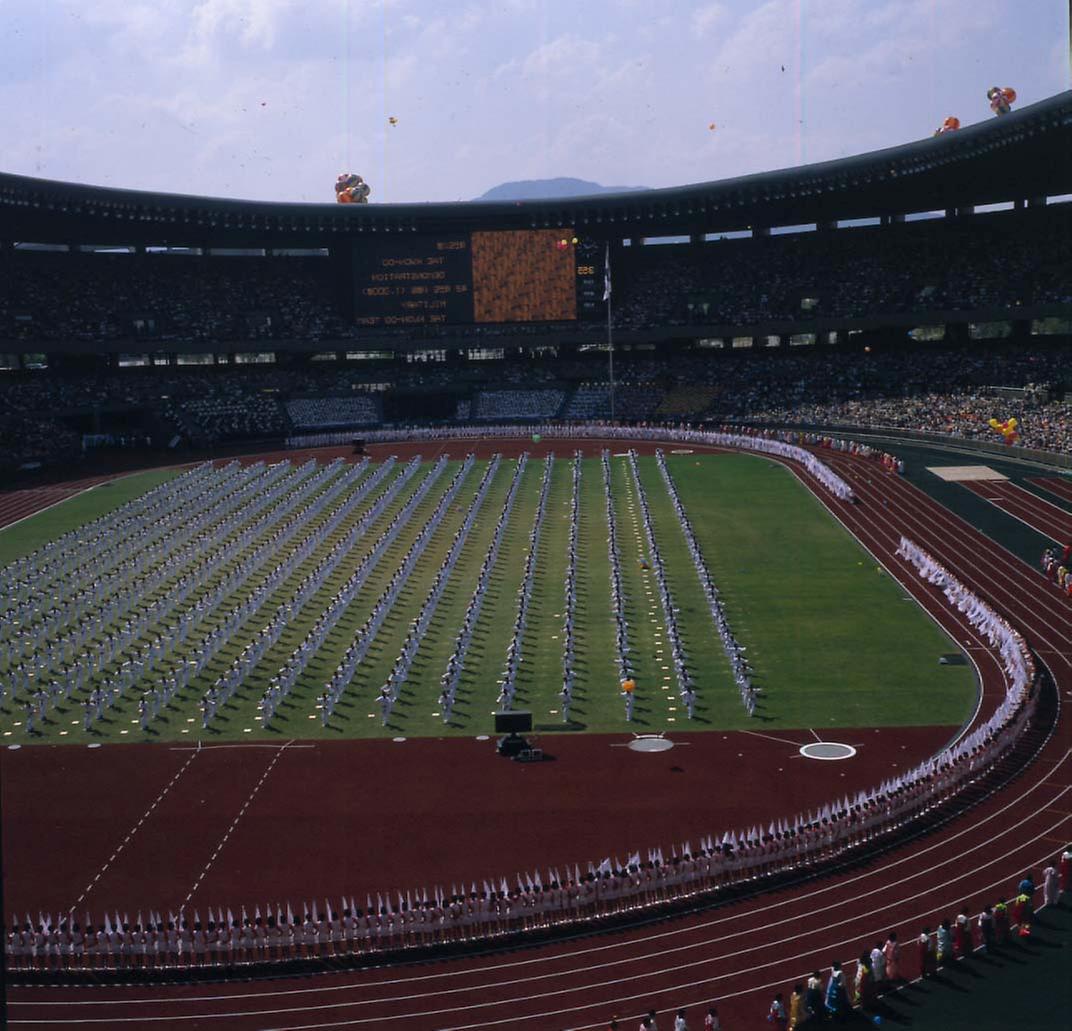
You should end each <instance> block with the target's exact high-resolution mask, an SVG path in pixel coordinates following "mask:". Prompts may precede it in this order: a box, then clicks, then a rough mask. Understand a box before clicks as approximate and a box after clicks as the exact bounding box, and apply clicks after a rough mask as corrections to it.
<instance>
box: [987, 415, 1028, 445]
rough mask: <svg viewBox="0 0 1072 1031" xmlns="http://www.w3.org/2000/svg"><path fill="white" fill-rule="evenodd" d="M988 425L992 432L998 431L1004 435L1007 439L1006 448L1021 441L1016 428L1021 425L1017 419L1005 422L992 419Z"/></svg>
mask: <svg viewBox="0 0 1072 1031" xmlns="http://www.w3.org/2000/svg"><path fill="white" fill-rule="evenodd" d="M987 425H988V426H989V427H990V428H991V429H992V430H996V431H997V432H998V433H1000V434H1001V435H1002V437H1004V438H1005V446H1006V447H1008V446H1009V445H1010V444H1015V443H1016V441H1017V440H1018V439H1019V436H1020V434H1019V433H1018V432H1017V431H1016V427H1017V426H1019V425H1020V424H1019V423H1018V422H1017V421H1016V419H1015V418H1012V419H1006V420H1005V421H1004V422H999V421H998V420H997V419H991V420H990V421H989V422H988V423H987Z"/></svg>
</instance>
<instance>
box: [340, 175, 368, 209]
mask: <svg viewBox="0 0 1072 1031" xmlns="http://www.w3.org/2000/svg"><path fill="white" fill-rule="evenodd" d="M370 193H372V187H371V186H369V184H368V183H366V182H365V180H364V179H362V178H361V176H359V175H358V174H357V173H356V172H343V174H342V175H340V176H339V177H338V178H337V179H336V180H335V200H336V201H338V202H339V203H340V204H368V199H369V194H370Z"/></svg>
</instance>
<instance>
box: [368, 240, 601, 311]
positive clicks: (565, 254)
mask: <svg viewBox="0 0 1072 1031" xmlns="http://www.w3.org/2000/svg"><path fill="white" fill-rule="evenodd" d="M574 239H575V237H574V231H573V229H571V228H560V229H524V230H492V231H488V232H472V233H458V234H450V233H447V234H442V235H437V236H429V235H424V234H421V235H412V236H398V237H395V238H393V239H387V238H380V239H377V240H369V239H367V238H366V239H362V240H361V241H360V242H358V243H355V244H354V250H353V284H354V317H355V320H356V322H357V324H358V325H359V326H369V327H379V326H402V327H404V326H426V325H435V324H444V325H446V324H458V323H461V324H465V323H512V322H559V321H569V320H576V319H577V318H582V319H589V318H598V317H599V315H600V313H601V312H602V311H604V310H605V309H604V307H603V300H602V298H603V293H602V289H601V287H602V279H603V256H602V254H601V253H600V249H599V247H598V245H596V244H594V243H581V242H578V243H576V244H575V243H574V242H573V241H574Z"/></svg>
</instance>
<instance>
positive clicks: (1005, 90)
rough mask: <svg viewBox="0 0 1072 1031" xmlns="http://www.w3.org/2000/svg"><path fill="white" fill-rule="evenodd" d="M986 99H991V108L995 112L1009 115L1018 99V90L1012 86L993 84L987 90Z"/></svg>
mask: <svg viewBox="0 0 1072 1031" xmlns="http://www.w3.org/2000/svg"><path fill="white" fill-rule="evenodd" d="M986 99H987V100H989V101H990V110H991V111H993V112H994V114H996V115H1007V114H1008V113H1009V112H1010V111H1011V110H1012V104H1013V101H1015V100H1016V90H1014V89H1013V88H1012V87H1011V86H991V87H990V89H988V90H987V91H986Z"/></svg>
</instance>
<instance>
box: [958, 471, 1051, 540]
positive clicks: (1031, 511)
mask: <svg viewBox="0 0 1072 1031" xmlns="http://www.w3.org/2000/svg"><path fill="white" fill-rule="evenodd" d="M961 486H962V487H967V488H968V490H970V491H971V492H972V493H973V494H977V495H978V496H979V497H981V498H982V499H983V500H984V501H989V502H990V504H992V505H993V506H994V507H995V508H999V509H1001V511H1002V512H1006V513H1008V514H1009V515H1011V516H1012V517H1013V518H1014V519H1019V520H1020V522H1021V523H1024V524H1025V525H1027V526H1030V527H1031V529H1032V530H1037V531H1038V532H1039V533H1041V534H1042V535H1043V536H1044V537H1049V538H1050V540H1052V541H1056V542H1057V543H1059V544H1065V543H1067V542H1068V541H1072V513H1070V512H1066V511H1065V510H1064V509H1063V508H1061V507H1060V506H1058V505H1055V504H1053V503H1052V502H1050V501H1047V500H1046V499H1045V498H1040V497H1039V496H1038V495H1037V494H1035V493H1033V492H1032V491H1029V490H1024V488H1023V487H1020V486H1018V485H1017V484H1015V483H1013V482H1012V481H1011V480H965V481H962V483H961Z"/></svg>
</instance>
